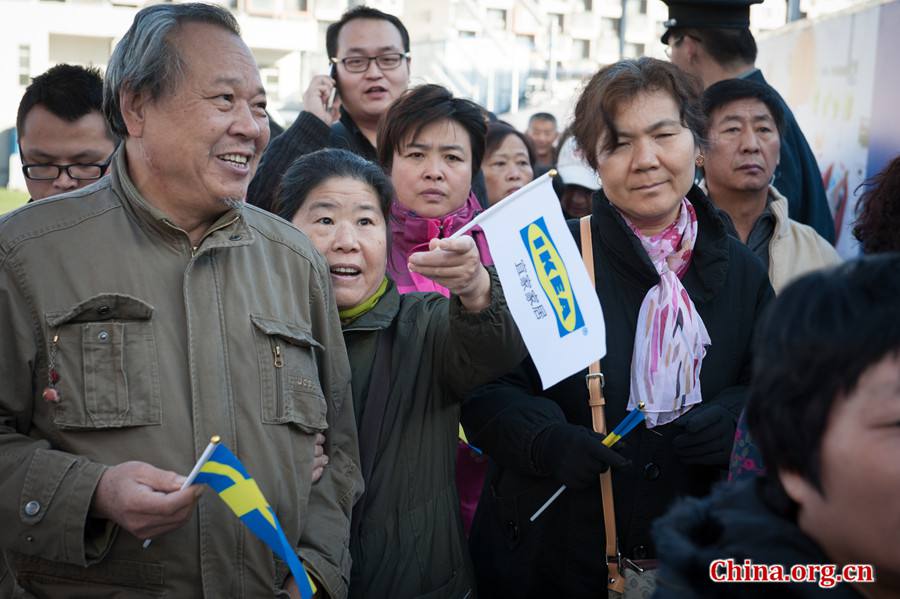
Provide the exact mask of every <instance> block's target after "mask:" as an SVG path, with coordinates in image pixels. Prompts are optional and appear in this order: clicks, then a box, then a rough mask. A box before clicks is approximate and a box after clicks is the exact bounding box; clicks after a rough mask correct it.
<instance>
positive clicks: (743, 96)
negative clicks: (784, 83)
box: [702, 79, 784, 135]
mask: <svg viewBox="0 0 900 599" xmlns="http://www.w3.org/2000/svg"><path fill="white" fill-rule="evenodd" d="M749 99H753V100H759V101H760V102H762V103H763V104H765V105H766V108H768V109H769V113H770V114H771V115H772V120H773V121H775V127H776V128H777V129H778V133H779V135H780V134H781V133H782V131H784V109H783V108H782V107H781V101H780V100H779V99H778V96H777V95H776V94H775V92H774V90H772V88H770V87H769V86H768V85H763V84H762V83H759V82H757V81H750V80H748V79H724V80H722V81H719V82H718V83H714V84H712V85H710V86H709V87H708V88H706V91H704V92H703V99H702V102H703V112H704V114H706V119H707V122H706V127H707V130H706V132H707V133H708V132H709V126H710V124H711V122H710V119H711V118H712V113H713V112H715V111H716V109H718V108H721V107H722V106H724V105H726V104H730V103H731V102H736V101H738V100H749Z"/></svg>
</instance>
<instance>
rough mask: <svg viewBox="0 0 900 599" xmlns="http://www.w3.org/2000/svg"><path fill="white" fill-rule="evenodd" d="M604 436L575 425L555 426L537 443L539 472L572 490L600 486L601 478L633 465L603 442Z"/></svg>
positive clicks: (539, 437) (535, 447)
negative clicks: (599, 478)
mask: <svg viewBox="0 0 900 599" xmlns="http://www.w3.org/2000/svg"><path fill="white" fill-rule="evenodd" d="M601 441H603V435H599V434H597V433H595V432H594V431H592V430H589V429H587V428H585V427H583V426H578V425H576V424H553V425H551V426H549V427H548V428H547V429H545V430H544V431H542V432H541V433H540V434H539V435H538V436H537V438H536V439H535V441H534V450H533V451H534V462H535V465H536V466H537V467H538V469H539V470H541V471H542V472H545V473H547V474H549V475H551V476H554V477H556V478H557V479H558V480H559V481H560V482H562V483H564V484H565V485H567V486H569V487H571V488H573V489H585V488H587V487H589V486H590V485H592V484H597V482H598V479H597V477H598V475H600V474H601V473H602V472H606V470H607V469H608V468H609V467H610V466H612V467H613V468H623V467H625V466H628V465H629V464H631V461H630V460H628V459H627V458H625V457H623V456H621V455H620V454H619V453H618V452H616V451H614V450H612V449H610V448H609V447H606V446H605V445H603V443H602V442H601Z"/></svg>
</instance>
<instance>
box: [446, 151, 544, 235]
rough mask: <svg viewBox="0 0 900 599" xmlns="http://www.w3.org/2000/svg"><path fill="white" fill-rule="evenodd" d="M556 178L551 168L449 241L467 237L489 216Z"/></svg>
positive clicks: (460, 230) (462, 229) (470, 222)
mask: <svg viewBox="0 0 900 599" xmlns="http://www.w3.org/2000/svg"><path fill="white" fill-rule="evenodd" d="M555 176H556V169H555V168H551V169H550V170H549V171H547V172H546V173H544V174H543V175H541V176H540V177H538V178H537V179H535V180H534V181H532V182H531V183H529V184H528V185H526V186H525V187H523V188H521V189H519V190H517V191H514V192H513V193H511V194H509V195H508V196H506V197H505V198H503V199H502V200H500V201H499V202H497V203H496V204H494V205H493V206H491V207H490V208H488V209H487V210H485V211H484V212H482V213H481V214H479V215H478V216H476V217H475V218H473V219H472V220H470V221H469V222H468V223H466V224H465V226H463V227H462V228H461V229H459V230H458V231H457V232H456V233H454V234H453V235H451V236H450V237H448V239H456V238H457V237H461V236H463V235H465V234H466V233H468V232H469V231H470V230H472V229H473V228H474V227H477V226H478V225H479V224H481V221H483V220H485V219H486V218H488V217H489V216H493V214H494V212H497V211H499V210H500V209H501V208H502V207H505V206H506V205H508V204H509V203H510V202H512V201H513V200H515V199H516V198H518V197H519V196H521V195H523V194H525V193H527V192H528V191H530V190H531V188H532V187H536V186H538V185H540V184H541V183H543V182H544V180H545V179H549V178H551V177H555Z"/></svg>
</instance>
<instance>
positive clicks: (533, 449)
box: [464, 58, 772, 597]
mask: <svg viewBox="0 0 900 599" xmlns="http://www.w3.org/2000/svg"><path fill="white" fill-rule="evenodd" d="M698 91H699V90H698V89H697V85H696V83H695V82H694V81H692V80H691V79H689V78H688V76H687V75H685V74H684V73H683V72H681V71H679V70H678V69H677V68H676V67H674V66H672V65H671V64H670V63H668V62H662V61H659V60H655V59H651V58H641V59H638V60H625V61H620V62H618V63H615V64H613V65H610V66H608V67H605V68H603V69H601V70H600V71H599V72H598V73H597V74H596V75H594V77H593V78H592V79H591V81H590V82H589V83H588V84H587V86H586V88H585V89H584V92H583V93H582V95H581V97H580V98H579V100H578V104H577V106H576V108H575V120H574V126H573V130H574V134H575V137H576V139H577V141H578V146H579V147H580V148H581V149H582V151H583V153H584V156H585V158H586V159H587V161H588V163H589V165H590V166H591V168H594V169H596V170H597V172H598V173H599V175H600V178H601V180H602V181H603V188H602V189H601V190H600V191H599V192H598V196H596V197H595V200H594V203H593V211H592V214H591V215H590V216H589V217H586V218H589V227H590V231H591V238H592V243H591V247H592V250H593V251H592V254H593V261H594V268H595V284H596V291H597V295H598V297H599V299H600V303H601V305H602V307H603V312H604V317H605V320H606V339H607V353H606V356H605V357H604V358H603V359H602V360H601V371H602V373H603V374H604V376H605V386H604V388H603V395H604V396H605V399H606V404H605V415H606V421H607V422H608V427H607V428H608V429H610V430H611V429H612V428H614V427H615V426H616V425H617V424H618V423H619V422H621V421H622V420H623V419H624V417H625V415H626V413H627V412H628V411H630V410H634V409H635V408H637V407H638V406H639V405H643V410H644V416H645V422H646V426H639V427H638V428H636V429H635V430H634V431H633V432H632V433H631V434H630V435H629V436H628V437H627V438H626V441H625V442H626V444H627V447H623V448H619V450H618V451H616V450H613V449H609V448H607V447H605V446H604V445H603V444H602V443H601V442H600V441H601V439H602V438H603V437H602V436H601V435H599V434H597V433H595V432H594V431H593V429H592V422H591V410H590V409H589V405H588V389H587V386H586V385H585V371H581V372H580V373H578V374H575V375H573V376H571V377H569V378H568V379H565V380H564V381H562V382H560V383H558V384H557V385H554V386H553V387H551V388H549V389H547V390H546V391H543V390H542V388H541V385H540V380H539V378H538V377H537V374H536V372H535V369H534V366H533V364H531V363H530V361H526V363H525V364H524V365H523V367H522V368H520V369H519V370H518V371H517V372H515V373H514V374H512V375H509V376H506V377H504V378H503V379H500V380H499V381H496V382H494V383H491V384H489V385H485V386H484V387H482V388H480V389H478V390H476V392H475V394H474V395H473V397H472V399H471V400H470V402H469V404H468V405H467V410H466V413H465V414H464V421H465V424H466V426H467V430H469V431H470V433H471V434H470V440H471V441H472V442H473V443H475V444H476V445H477V446H478V447H480V448H482V449H483V450H484V451H485V453H487V454H488V455H490V456H491V458H492V459H493V461H494V462H495V463H496V467H495V468H492V471H491V473H490V475H489V483H490V485H489V487H486V489H485V493H484V495H483V496H482V501H481V504H480V506H479V511H478V514H477V516H476V519H475V524H474V527H473V531H472V536H471V539H470V548H471V551H472V559H473V562H474V563H475V567H476V577H477V581H478V586H479V596H481V597H539V596H540V597H546V596H556V597H597V596H601V595H604V594H605V593H606V590H607V589H606V587H607V566H606V564H607V558H606V557H605V555H604V554H605V553H606V551H605V549H606V547H605V545H606V543H605V524H604V515H603V507H602V505H603V502H602V501H601V492H600V485H599V481H598V476H599V475H600V474H601V473H602V472H605V471H606V470H607V469H608V468H609V467H610V466H612V467H613V468H614V470H613V473H612V493H613V497H614V506H615V510H614V512H615V525H616V533H617V539H618V547H619V550H620V552H621V557H622V558H623V559H622V562H621V563H622V565H623V567H625V568H632V572H634V571H637V570H639V569H642V570H648V569H651V568H652V567H653V566H654V562H653V561H652V560H654V559H655V558H656V553H655V549H654V546H653V542H652V539H651V536H650V524H651V522H652V521H653V520H654V519H655V518H656V517H658V516H660V515H662V514H663V513H664V512H665V511H666V508H667V507H668V506H669V505H670V504H671V502H672V501H673V500H674V499H675V498H676V497H679V496H681V495H703V494H705V493H707V492H709V490H710V488H711V486H712V484H713V483H714V482H715V481H717V480H719V479H720V478H721V476H722V474H723V472H724V471H725V470H724V469H725V467H726V466H727V464H728V458H729V452H730V450H731V443H732V438H733V436H734V430H735V422H736V419H737V417H738V414H740V411H741V408H742V407H743V405H744V402H745V401H746V397H747V387H746V385H747V383H748V382H749V377H750V339H751V333H752V331H753V328H754V324H755V322H756V319H757V316H758V314H759V313H760V311H761V310H762V309H763V307H764V306H765V305H766V304H767V303H768V302H769V301H770V299H771V298H772V288H771V286H770V285H769V282H768V279H767V277H766V273H765V271H764V269H763V267H762V265H761V264H760V263H759V261H758V260H757V259H756V258H755V257H754V256H753V254H752V253H751V252H750V251H749V250H748V249H747V248H746V247H744V246H743V245H742V244H741V243H740V242H738V241H737V240H735V239H732V238H730V237H729V236H728V235H727V233H726V231H725V227H724V225H723V223H722V221H721V220H720V219H719V217H718V215H717V213H716V211H715V208H714V207H713V206H712V204H711V203H710V202H709V200H708V199H707V198H706V197H705V196H704V195H703V193H702V192H701V191H700V190H699V189H698V188H697V187H696V186H695V185H694V171H695V168H696V166H697V165H699V164H701V163H702V153H701V149H702V142H701V138H700V132H701V131H703V126H702V125H703V118H702V112H701V111H700V107H699V104H698ZM579 225H580V223H579V221H570V226H571V228H572V233H573V235H574V236H575V237H576V239H577V240H578V241H579V243H580V240H581V235H580V229H579ZM562 484H565V485H567V487H568V488H567V489H566V491H565V492H564V493H562V494H561V495H560V496H559V497H558V498H557V499H556V500H555V502H553V503H552V504H551V505H550V506H549V507H548V508H547V509H546V511H544V512H543V513H542V514H541V515H540V516H539V517H538V518H537V519H535V520H534V521H531V516H532V514H534V513H535V512H536V511H537V510H538V508H540V507H541V506H542V505H543V504H544V503H545V502H546V501H547V499H548V498H549V497H550V496H551V495H553V493H554V492H555V491H556V490H557V489H558V488H559V486H560V485H562ZM608 559H609V560H614V561H615V560H617V556H616V555H615V551H613V552H612V554H611V555H610V556H609V558H608Z"/></svg>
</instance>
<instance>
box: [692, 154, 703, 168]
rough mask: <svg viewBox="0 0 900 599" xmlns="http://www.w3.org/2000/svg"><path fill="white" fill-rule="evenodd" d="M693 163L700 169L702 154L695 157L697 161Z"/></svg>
mask: <svg viewBox="0 0 900 599" xmlns="http://www.w3.org/2000/svg"><path fill="white" fill-rule="evenodd" d="M694 162H696V163H697V167H698V168H701V167H702V166H703V154H700V155H699V156H697V160H695V161H694Z"/></svg>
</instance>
